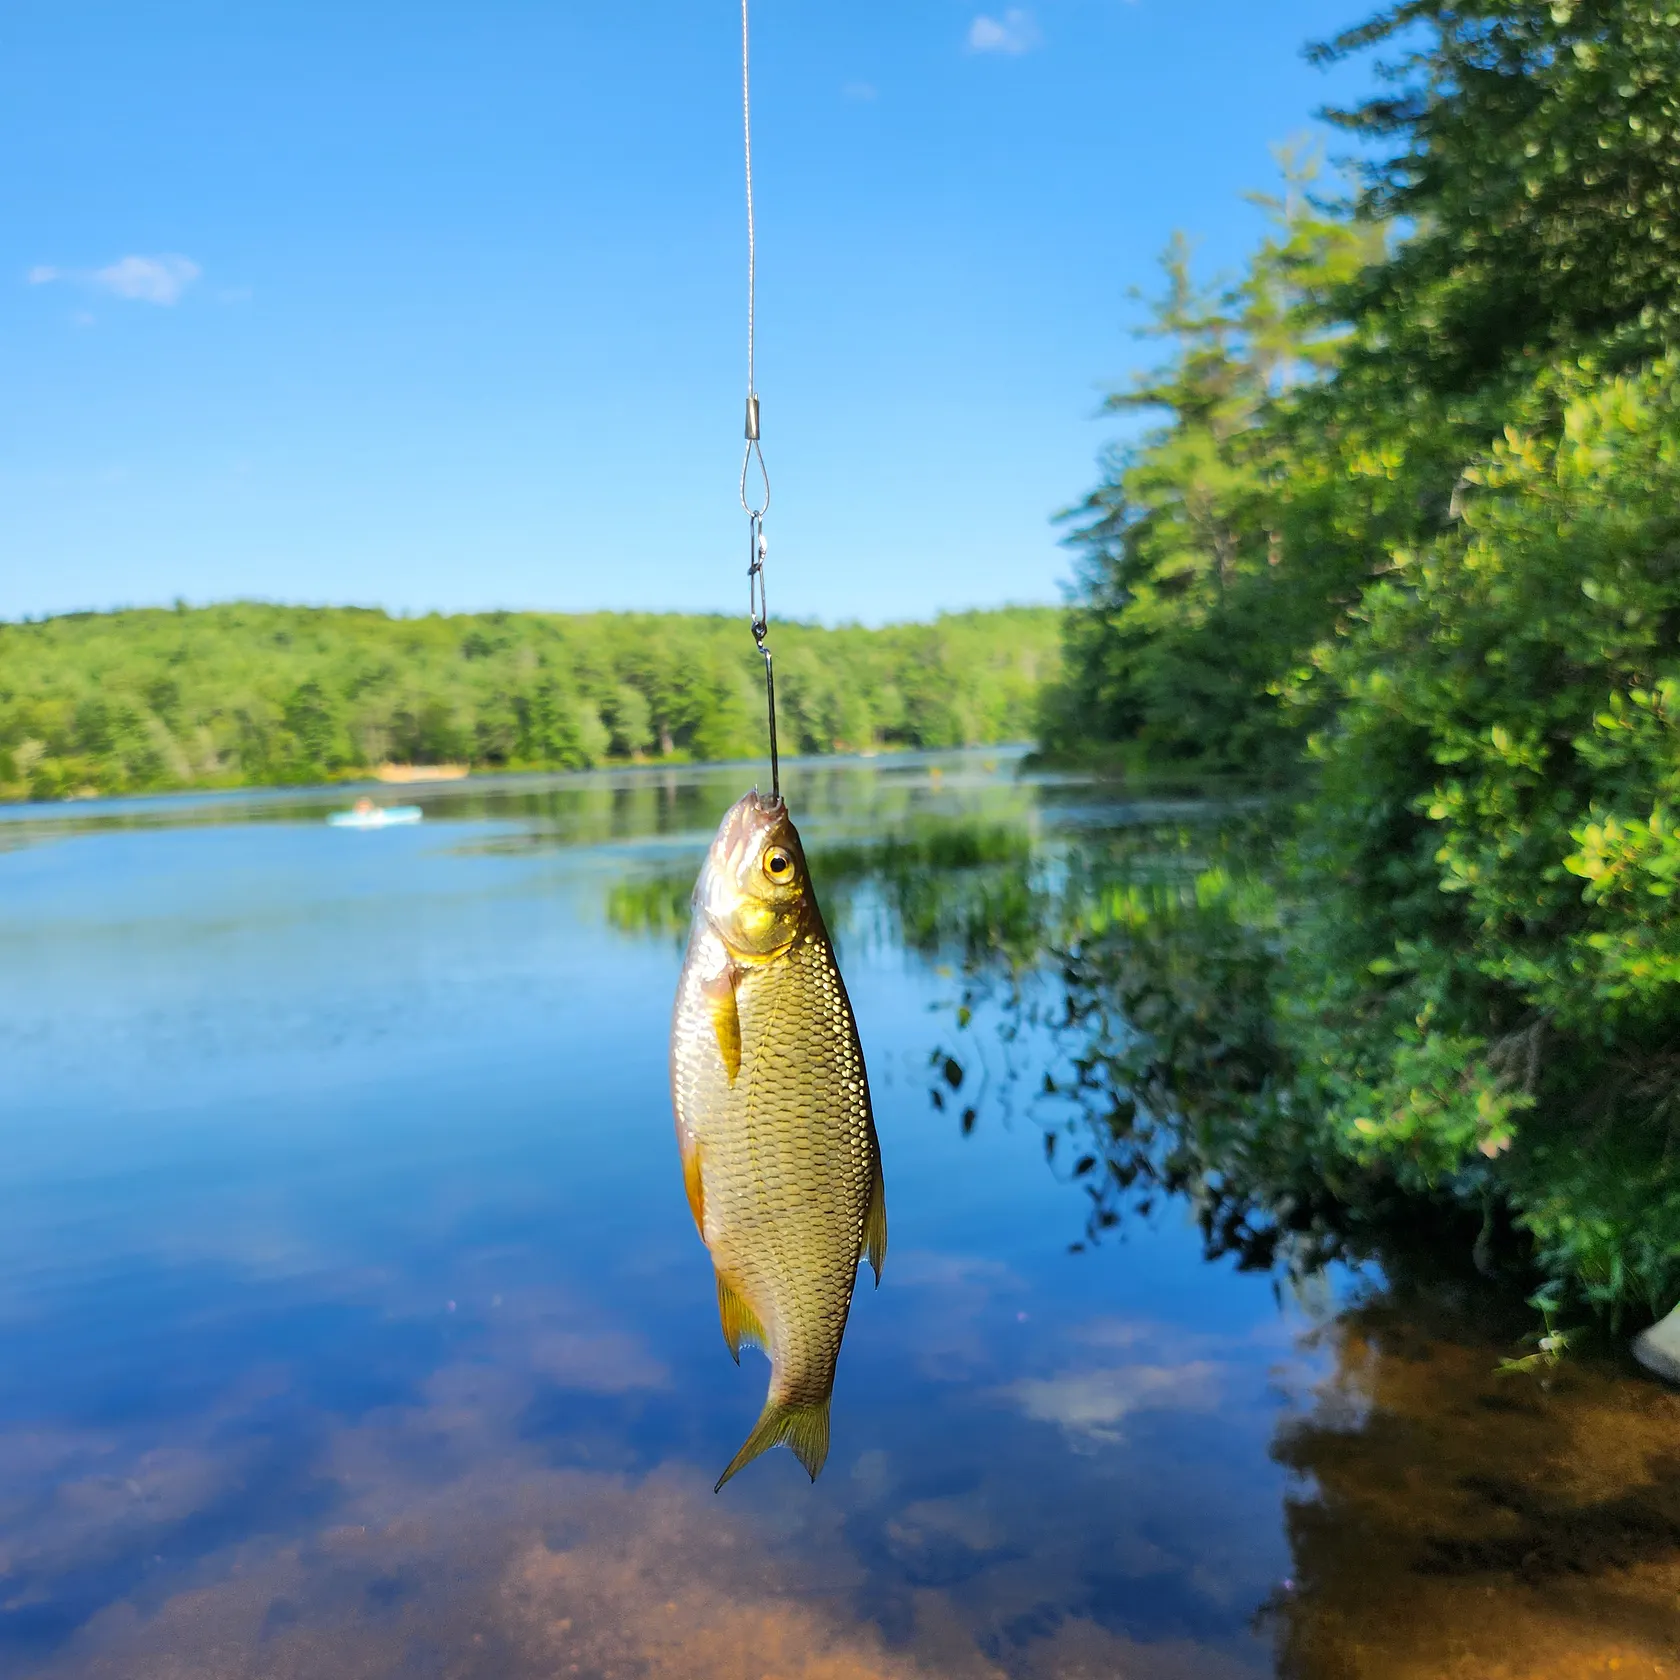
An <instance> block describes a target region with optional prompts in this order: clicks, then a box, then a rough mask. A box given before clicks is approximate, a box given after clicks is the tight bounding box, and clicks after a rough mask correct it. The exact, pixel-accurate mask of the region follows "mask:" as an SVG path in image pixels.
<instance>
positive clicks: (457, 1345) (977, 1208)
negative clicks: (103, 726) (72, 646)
mask: <svg viewBox="0 0 1680 1680" xmlns="http://www.w3.org/2000/svg"><path fill="white" fill-rule="evenodd" d="M751 780H752V772H751V771H750V770H747V771H743V770H740V769H710V770H700V771H690V770H682V771H665V770H626V771H622V772H603V773H596V774H588V775H577V776H559V777H542V778H522V779H512V778H510V779H507V780H504V781H501V782H491V783H484V784H479V783H472V782H469V783H466V784H457V785H454V786H450V787H440V788H437V789H423V790H419V791H418V792H415V791H411V790H404V791H403V793H402V795H401V796H400V797H401V799H402V800H404V801H406V800H408V799H411V798H413V799H417V800H418V802H419V803H421V804H422V805H423V807H424V810H425V820H424V821H423V822H422V823H420V824H418V825H416V826H413V827H408V828H393V829H388V830H384V831H379V832H367V833H360V832H351V831H347V830H344V829H336V828H330V827H328V826H327V824H326V822H325V818H326V816H327V815H328V814H329V813H330V812H331V811H334V810H338V809H342V808H343V807H345V806H346V805H347V804H348V803H349V799H350V795H349V794H346V793H344V792H342V791H335V792H320V793H316V792H310V793H297V792H289V793H282V794H250V795H226V796H213V797H190V798H180V799H168V800H135V801H123V802H111V803H104V804H88V805H81V806H71V807H64V808H52V809H46V808H43V807H32V808H24V809H13V810H11V811H9V812H6V813H5V814H4V816H0V1056H3V1062H0V1066H3V1075H0V1110H3V1119H0V1138H3V1142H4V1152H3V1155H0V1332H3V1335H4V1349H5V1352H4V1360H3V1363H0V1673H4V1674H5V1675H7V1676H13V1677H23V1676H29V1677H40V1680H46V1677H49V1676H50V1677H54V1680H60V1677H71V1676H76V1677H81V1676H87V1677H92V1676H109V1677H112V1680H117V1677H121V1680H165V1677H168V1680H182V1677H188V1676H205V1677H209V1676H216V1677H245V1676H251V1677H255V1676H265V1677H266V1676H274V1677H281V1676H286V1677H294V1676H295V1677H299V1680H302V1677H305V1676H335V1677H337V1676H369V1677H372V1676H440V1677H441V1676H451V1677H480V1676H482V1677H484V1680H523V1677H526V1676H532V1677H535V1676H542V1677H545V1680H547V1677H552V1676H571V1675H578V1676H585V1677H600V1680H607V1677H614V1680H631V1677H653V1680H764V1677H775V1680H888V1677H891V1680H931V1677H934V1676H941V1677H953V1680H971V1677H972V1680H1003V1677H1010V1680H1110V1677H1140V1680H1145V1677H1146V1680H1203V1677H1205V1680H1236V1677H1242V1676H1254V1677H1259V1676H1269V1675H1279V1676H1290V1677H1297V1680H1344V1677H1349V1680H1398V1677H1408V1680H1410V1677H1414V1676H1415V1677H1417V1680H1424V1677H1425V1676H1428V1677H1432V1680H1433V1677H1439V1676H1464V1677H1466V1680H1468V1677H1472V1676H1474V1677H1476V1680H1482V1677H1487V1676H1512V1677H1515V1676H1519V1675H1520V1676H1547V1677H1551V1676H1556V1677H1558V1680H1564V1677H1569V1680H1574V1677H1576V1676H1583V1675H1589V1674H1599V1673H1611V1672H1615V1673H1619V1674H1622V1675H1628V1676H1645V1675H1657V1674H1664V1673H1666V1674H1670V1675H1676V1674H1680V1400H1677V1398H1676V1397H1675V1396H1674V1395H1672V1394H1670V1393H1668V1392H1666V1391H1665V1390H1663V1389H1662V1388H1661V1387H1659V1386H1658V1385H1656V1384H1655V1383H1653V1382H1650V1381H1647V1380H1645V1379H1643V1378H1642V1377H1640V1376H1639V1375H1638V1374H1637V1373H1636V1372H1635V1371H1634V1370H1633V1369H1632V1368H1631V1367H1630V1366H1629V1365H1628V1364H1627V1363H1626V1362H1625V1361H1623V1360H1622V1359H1620V1358H1619V1357H1616V1356H1614V1355H1612V1354H1604V1355H1595V1354H1591V1353H1584V1354H1580V1355H1576V1354H1571V1356H1570V1357H1569V1358H1568V1359H1566V1360H1565V1361H1564V1363H1563V1364H1561V1365H1559V1366H1558V1367H1556V1368H1555V1369H1552V1370H1549V1371H1546V1370H1543V1369H1542V1370H1538V1371H1528V1372H1522V1373H1518V1374H1501V1373H1500V1372H1499V1371H1498V1369H1497V1367H1498V1365H1499V1363H1500V1361H1501V1360H1502V1359H1504V1358H1507V1357H1510V1356H1513V1355H1517V1354H1521V1353H1523V1352H1525V1351H1527V1349H1526V1346H1525V1344H1524V1342H1523V1337H1524V1336H1525V1334H1526V1333H1527V1332H1528V1331H1530V1330H1531V1329H1532V1328H1533V1326H1532V1324H1531V1323H1530V1322H1529V1318H1528V1317H1526V1316H1524V1314H1523V1313H1522V1312H1520V1311H1514V1310H1513V1308H1512V1305H1511V1301H1510V1299H1509V1293H1510V1292H1509V1291H1508V1290H1505V1291H1499V1290H1497V1289H1495V1288H1494V1286H1491V1285H1487V1286H1484V1285H1482V1284H1480V1283H1478V1282H1477V1281H1475V1278H1474V1273H1473V1272H1470V1271H1469V1268H1468V1267H1467V1265H1463V1264H1462V1263H1461V1262H1462V1258H1463V1257H1462V1256H1447V1257H1444V1258H1443V1262H1442V1265H1441V1266H1440V1267H1439V1268H1438V1269H1435V1270H1430V1269H1428V1268H1425V1269H1422V1270H1418V1269H1416V1268H1414V1269H1412V1270H1407V1269H1406V1268H1404V1267H1401V1266H1397V1265H1395V1266H1390V1265H1385V1264H1384V1263H1383V1262H1382V1260H1381V1259H1380V1257H1378V1258H1370V1259H1367V1260H1366V1261H1364V1262H1363V1263H1360V1264H1348V1263H1342V1262H1338V1263H1335V1264H1332V1265H1331V1266H1330V1267H1328V1268H1327V1269H1325V1270H1323V1271H1320V1272H1317V1273H1315V1274H1311V1275H1306V1276H1301V1275H1297V1274H1292V1273H1291V1272H1289V1271H1288V1270H1287V1269H1286V1268H1281V1267H1277V1268H1267V1267H1265V1266H1263V1265H1259V1264H1256V1263H1253V1257H1252V1256H1249V1261H1250V1264H1249V1265H1248V1266H1247V1267H1246V1268H1245V1266H1244V1265H1243V1264H1242V1263H1240V1261H1241V1257H1240V1256H1239V1255H1237V1254H1236V1253H1234V1252H1228V1253H1226V1254H1225V1255H1224V1256H1223V1257H1221V1258H1217V1259H1213V1260H1210V1259H1209V1258H1208V1257H1207V1254H1206V1245H1205V1243H1204V1234H1203V1232H1202V1231H1201V1230H1200V1229H1199V1228H1198V1226H1197V1223H1196V1221H1195V1220H1194V1219H1193V1218H1192V1213H1191V1207H1190V1204H1189V1203H1188V1202H1187V1201H1186V1200H1185V1199H1184V1198H1182V1197H1175V1196H1174V1195H1172V1194H1166V1193H1163V1194H1160V1195H1153V1196H1147V1195H1146V1196H1142V1197H1139V1196H1137V1195H1132V1196H1130V1197H1129V1198H1120V1200H1119V1201H1118V1202H1116V1201H1115V1199H1114V1197H1113V1196H1112V1195H1110V1193H1109V1190H1108V1189H1107V1188H1098V1187H1097V1186H1096V1185H1095V1183H1094V1180H1095V1179H1096V1178H1099V1177H1101V1176H1102V1175H1103V1173H1104V1171H1105V1170H1106V1169H1105V1167H1104V1165H1103V1163H1104V1162H1105V1161H1106V1160H1107V1157H1105V1156H1103V1155H1102V1153H1101V1151H1100V1150H1099V1151H1098V1152H1097V1153H1096V1154H1093V1155H1088V1156H1085V1157H1083V1158H1078V1156H1077V1151H1078V1145H1077V1142H1076V1141H1074V1142H1069V1141H1068V1140H1069V1139H1070V1138H1071V1137H1072V1134H1071V1133H1070V1132H1069V1131H1068V1130H1067V1129H1066V1128H1065V1127H1063V1126H1062V1121H1061V1120H1055V1119H1047V1118H1046V1112H1045V1110H1044V1108H1043V1106H1042V1103H1041V1102H1040V1100H1039V1099H1040V1098H1042V1097H1044V1096H1045V1095H1046V1094H1047V1090H1049V1088H1052V1087H1055V1086H1056V1085H1057V1083H1058V1081H1060V1080H1062V1079H1064V1078H1065V1072H1064V1071H1060V1070H1063V1068H1064V1064H1065V1062H1066V1058H1067V1049H1066V1041H1065V1034H1060V1033H1059V1032H1058V1029H1057V1022H1056V1014H1055V1007H1054V1006H1055V998H1056V993H1055V987H1056V984H1057V980H1056V974H1055V964H1054V962H1053V961H1049V962H1048V963H1047V965H1046V966H1045V970H1044V972H1043V973H1042V974H1039V975H1038V976H1037V978H1036V979H1034V978H1033V962H1032V958H1031V952H1030V950H1028V951H1027V953H1026V955H1025V956H1024V957H1023V955H1022V953H1021V952H1018V951H1016V952H1012V953H1007V955H1008V956H1009V962H1008V964H1007V965H1005V967H1007V968H1008V971H1009V973H1010V974H1011V975H1012V976H1013V978H1011V979H1009V980H1008V981H1007V982H1004V981H1002V980H1000V979H999V978H998V977H999V976H1000V975H1001V974H1003V973H1004V967H1000V962H1001V960H1002V959H1001V958H1000V955H999V951H998V950H997V949H995V948H993V947H995V946H996V943H997V941H996V939H995V938H994V936H993V933H988V932H987V930H988V929H991V930H994V932H995V930H996V929H997V928H999V927H1003V928H1008V927H1010V926H1013V925H1015V924H1014V923H1013V922H1011V921H1010V917H1011V916H1013V915H1014V914H1015V910H1014V909H1013V908H1011V907H1012V906H1017V905H1018V901H1021V900H1022V897H1023V895H1027V897H1029V898H1030V896H1031V894H1033V893H1041V894H1042V893H1053V892H1054V891H1055V890H1056V886H1057V883H1058V881H1060V880H1062V879H1064V878H1065V877H1066V876H1067V874H1068V872H1069V871H1070V870H1072V869H1074V868H1076V867H1077V866H1078V863H1077V860H1078V858H1079V857H1080V856H1081V855H1082V849H1083V848H1089V847H1091V846H1092V845H1095V844H1099V843H1100V842H1101V841H1102V840H1103V838H1104V837H1105V836H1110V835H1113V834H1115V833H1123V832H1125V831H1127V830H1128V828H1130V829H1134V830H1135V829H1138V828H1139V827H1140V825H1141V826H1142V827H1144V828H1147V826H1148V825H1150V824H1160V823H1163V822H1165V823H1176V824H1180V825H1184V824H1189V825H1194V824H1195V823H1196V822H1197V821H1198V820H1200V817H1201V815H1202V814H1204V813H1202V812H1201V810H1200V808H1199V807H1198V805H1197V804H1196V802H1194V801H1181V802H1176V803H1175V802H1162V801H1156V802H1148V801H1138V800H1126V799H1122V798H1120V797H1118V796H1116V795H1114V794H1113V793H1108V792H1104V791H1103V790H1102V789H1101V788H1098V787H1096V786H1093V785H1087V784H1084V783H1082V782H1080V781H1078V780H1077V779H1070V778H1056V777H1032V776H1024V775H1022V774H1020V773H1019V763H1018V761H1017V760H1016V759H1015V758H1013V757H1011V756H1010V755H999V754H996V753H992V754H957V755H948V756H945V757H938V758H929V757H917V758H910V757H904V758H881V759H876V760H873V761H869V762H820V763H801V764H794V765H791V766H789V767H788V769H787V775H786V781H787V792H788V797H789V801H790V804H791V806H792V808H793V813H794V816H795V818H796V820H797V821H798V822H799V823H800V825H801V829H802V832H803V834H804V836H805V838H806V841H807V844H808V846H809V848H810V850H811V853H812V868H813V873H814V876H815V879H816V883H817V886H818V889H819V892H821V893H823V894H824V899H825V905H826V906H827V907H828V908H829V909H830V911H831V917H830V919H831V921H832V922H833V923H834V924H835V926H836V933H837V939H838V944H839V950H840V956H841V961H842V965H843V967H844V970H845V973H846V977H847V981H848V984H849V987H850V990H851V994H852V999H853V1003H854V1006H855V1009H856V1014H857V1019H858V1025H859V1029H860V1033H861V1036H862V1040H863V1044H864V1047H865V1052H866V1055H867V1058H868V1062H869V1068H870V1073H871V1080H872V1086H873V1091H874V1096H875V1104H876V1113H877V1122H878V1126H879V1130H880V1135H881V1143H882V1150H883V1155H884V1159H885V1169H886V1183H887V1201H888V1209H889V1215H890V1223H891V1246H890V1249H889V1252H888V1256H887V1262H886V1269H885V1276H884V1280H883V1282H882V1285H881V1287H880V1289H879V1290H878V1291H876V1290H872V1289H870V1288H869V1287H868V1284H867V1281H865V1282H862V1283H860V1286H859V1291H858V1296H857V1299H856V1302H855V1304H854V1307H853V1311H852V1318H851V1323H850V1328H849V1330H848V1332H847V1338H846V1344H845V1348H844V1351H843V1354H842V1357H841V1362H840V1370H839V1378H838V1382H837V1385H836V1390H835V1397H834V1410H833V1448H832V1452H831V1456H830V1458H829V1461H828V1465H827V1468H826V1469H825V1471H824V1472H823V1475H822V1476H821V1478H820V1479H819V1480H818V1481H817V1482H816V1483H815V1484H814V1485H812V1484H811V1483H810V1482H809V1481H808V1480H807V1478H806V1476H805V1474H804V1473H803V1471H802V1470H801V1469H800V1467H799V1465H798V1464H797V1463H796V1462H795V1460H794V1459H793V1457H792V1456H791V1455H790V1454H788V1453H786V1452H775V1453H772V1454H770V1455H769V1456H768V1457H766V1458H765V1459H763V1460H761V1461H759V1462H758V1463H755V1464H754V1465H752V1466H750V1467H749V1468H748V1469H747V1470H746V1471H745V1472H744V1473H743V1474H742V1475H741V1476H739V1477H738V1478H737V1479H736V1480H735V1481H734V1482H732V1483H731V1484H730V1485H729V1486H728V1487H727V1488H726V1489H725V1490H724V1491H723V1492H722V1493H721V1494H719V1495H716V1496H714V1494H713V1493H712V1483H713V1481H714V1480H715V1478H716V1476H717V1474H718V1472H719V1470H720V1469H721V1468H722V1466H723V1465H724V1464H725V1463H726V1462H727V1461H728V1459H729V1458H730V1456H731V1455H732V1454H733V1452H734V1451H735V1449H736V1447H737V1446H738V1445H739V1444H740V1442H741V1441H742V1439H743V1438H744V1437H745V1435H746V1433H747V1431H748V1430H749V1428H750V1427H751V1425H752V1423H753V1421H754V1419H755V1418H756V1417H757V1415H758V1410H759V1407H760V1404H761V1402H762V1399H763V1394H764V1381H765V1375H766V1367H765V1365H764V1362H763V1360H762V1359H761V1358H760V1357H759V1356H758V1355H757V1354H755V1353H747V1354H745V1355H743V1358H742V1362H741V1367H740V1368H739V1369H737V1368H736V1366H735V1365H734V1364H733V1363H732V1362H731V1360H730V1358H729V1355H728V1352H727V1350H726V1349H725V1347H724V1345H723V1342H722V1338H721V1336H720V1334H719V1329H718V1324H717V1310H716V1297H715V1293H714V1286H713V1282H712V1274H711V1269H710V1265H709V1262H708V1259H707V1256H706V1254H705V1251H704V1250H703V1248H702V1247H701V1245H700V1243H699V1240H698V1238H697V1237H696V1235H695V1231H694V1227H693V1224H692V1221H691V1219H690V1217H689V1213H688V1209H687V1206H686V1203H685V1201H684V1196H683V1188H682V1179H681V1174H680V1171H679V1167H678V1162H677V1155H676V1147H675V1141H674V1137H673V1131H672V1122H671V1114H670V1099H669V1092H668V1087H667V1075H666V1045H667V1034H668V1028H669V1016H670V1007H671V999H672V994H673V990H674V987H675V982H676V975H677V969H678V966H679V963H680V959H681V941H682V937H683V931H684V924H685V919H686V918H685V911H684V905H683V900H684V897H685V894H686V888H687V885H688V883H690V882H692V879H693V875H694V872H695V870H696V869H697V868H698V865H699V862H700V859H701V857H702V855H703V853H704V850H705V847H706V844H707V841H708V840H709V838H710V834H711V831H712V829H713V827H714V826H715V824H716V822H717V820H718V818H719V816H720V815H721V814H722V812H723V811H724V810H725V809H726V808H727V806H728V805H729V804H730V803H732V802H733V800H734V799H735V798H736V797H737V796H738V795H739V794H740V793H741V792H742V791H743V790H744V788H745V787H746V786H748V785H750V783H751ZM380 797H381V798H382V799H385V800H386V801H387V802H390V803H396V802H398V800H397V799H396V798H393V797H392V796H391V795H390V794H389V792H388V791H387V792H385V793H382V794H381V795H380ZM825 871H826V873H825ZM988 939H990V940H992V945H991V946H989V945H988V943H987V941H988ZM977 975H981V976H985V975H990V977H991V978H990V979H989V980H986V982H985V983H984V984H980V985H976V983H975V981H976V976H977ZM1022 975H1026V976H1027V978H1026V980H1025V981H1022V979H1021V976H1022ZM1022 985H1026V986H1028V987H1029V988H1030V987H1032V986H1037V988H1038V990H1037V992H1036V993H1033V994H1032V995H1034V996H1036V997H1037V998H1038V999H1039V1003H1038V1004H1036V1005H1033V1006H1030V1007H1029V1006H1025V1005H1023V1003H1022V996H1023V993H1022V991H1021V989H1020V988H1021V986H1022ZM1050 1094H1053V1091H1052V1092H1050ZM1058 1127H1062V1129H1061V1130H1058ZM1057 1140H1060V1147H1058V1141H1057ZM1093 1163H1095V1164H1094V1165H1093ZM1120 1176H1121V1174H1120V1170H1119V1168H1118V1167H1116V1168H1115V1169H1114V1172H1113V1177H1114V1179H1115V1181H1116V1182H1117V1181H1118V1178H1119V1177H1120ZM1106 1182H1107V1181H1106V1180H1105V1184H1106ZM1530 1316H1531V1315H1530Z"/></svg>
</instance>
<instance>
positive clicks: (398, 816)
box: [327, 799, 420, 828]
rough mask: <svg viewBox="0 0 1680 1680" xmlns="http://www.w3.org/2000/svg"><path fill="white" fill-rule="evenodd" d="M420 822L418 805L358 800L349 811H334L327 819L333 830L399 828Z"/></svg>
mask: <svg viewBox="0 0 1680 1680" xmlns="http://www.w3.org/2000/svg"><path fill="white" fill-rule="evenodd" d="M419 820H420V807H419V806H418V805H375V804H374V802H373V801H372V800H371V799H358V800H357V801H356V803H355V804H354V805H352V806H351V807H350V809H349V810H348V811H334V812H333V814H332V815H331V816H330V817H328V818H327V822H328V823H329V824H330V825H331V826H332V827H333V828H398V827H401V825H402V824H404V823H417V822H419Z"/></svg>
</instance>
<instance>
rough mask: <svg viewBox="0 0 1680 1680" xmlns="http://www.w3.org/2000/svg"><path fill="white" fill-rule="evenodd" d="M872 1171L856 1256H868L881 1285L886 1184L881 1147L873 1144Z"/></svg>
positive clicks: (885, 1247)
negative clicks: (882, 1170)
mask: <svg viewBox="0 0 1680 1680" xmlns="http://www.w3.org/2000/svg"><path fill="white" fill-rule="evenodd" d="M874 1153H875V1162H874V1171H873V1173H872V1174H871V1176H870V1181H869V1211H868V1212H867V1213H865V1214H864V1216H863V1246H862V1251H861V1253H860V1254H859V1256H858V1258H859V1259H863V1258H865V1257H867V1258H868V1260H869V1264H870V1266H871V1267H872V1268H873V1269H874V1272H875V1287H876V1288H877V1289H879V1288H880V1287H881V1267H882V1265H883V1264H885V1262H886V1258H887V1185H886V1180H885V1179H884V1178H883V1177H882V1176H881V1148H880V1145H879V1144H876V1146H875V1152H874Z"/></svg>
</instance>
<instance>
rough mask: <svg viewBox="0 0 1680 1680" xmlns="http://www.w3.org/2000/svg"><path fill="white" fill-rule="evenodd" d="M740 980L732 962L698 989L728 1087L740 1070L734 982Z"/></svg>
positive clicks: (739, 1033) (739, 1011)
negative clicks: (709, 1014) (707, 1011)
mask: <svg viewBox="0 0 1680 1680" xmlns="http://www.w3.org/2000/svg"><path fill="white" fill-rule="evenodd" d="M739 978H740V971H739V970H738V969H737V968H736V967H735V965H734V964H733V963H731V964H730V965H729V967H727V968H726V969H725V970H724V971H723V973H721V974H714V975H713V976H712V978H711V979H710V980H707V981H704V982H703V983H702V985H701V987H700V989H701V991H702V992H704V993H705V995H706V1002H707V1003H708V1004H709V1005H710V1007H711V1011H712V1031H713V1032H714V1033H715V1034H716V1035H717V1046H718V1051H719V1053H720V1054H721V1055H722V1057H723V1071H724V1072H725V1073H726V1074H727V1075H728V1076H729V1083H730V1084H731V1085H733V1084H734V1083H735V1079H736V1076H737V1075H738V1074H739V1073H740V1071H741V1010H740V1006H739V1005H738V1004H737V1003H736V1001H735V982H736V981H737V980H738V979H739Z"/></svg>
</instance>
